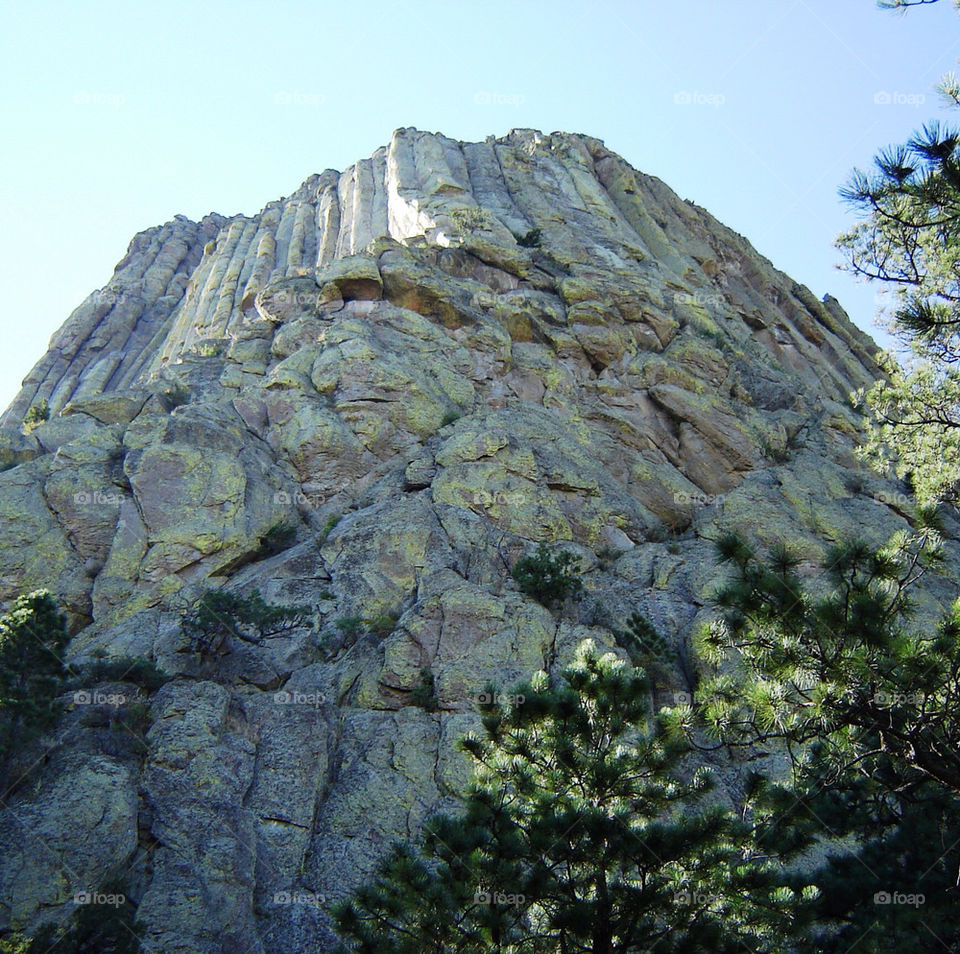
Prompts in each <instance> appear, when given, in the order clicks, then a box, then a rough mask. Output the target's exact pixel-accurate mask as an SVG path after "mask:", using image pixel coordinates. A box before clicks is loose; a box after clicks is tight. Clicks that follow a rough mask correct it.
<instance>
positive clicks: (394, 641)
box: [0, 129, 956, 954]
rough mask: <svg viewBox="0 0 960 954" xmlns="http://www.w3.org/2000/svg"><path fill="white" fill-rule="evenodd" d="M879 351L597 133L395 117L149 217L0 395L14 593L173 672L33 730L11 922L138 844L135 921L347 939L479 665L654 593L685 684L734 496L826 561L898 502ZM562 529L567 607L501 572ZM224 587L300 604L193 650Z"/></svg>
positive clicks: (890, 520)
mask: <svg viewBox="0 0 960 954" xmlns="http://www.w3.org/2000/svg"><path fill="white" fill-rule="evenodd" d="M535 230H539V244H537V241H536V235H537V232H536V231H535ZM873 353H874V346H873V345H872V343H871V342H870V341H869V340H868V339H866V338H865V336H863V335H862V334H861V333H860V332H858V331H857V330H856V329H855V328H853V326H852V325H851V324H850V322H849V320H848V319H847V318H846V315H845V314H844V313H843V311H842V309H841V308H840V306H839V305H838V304H837V303H836V302H835V301H834V300H832V299H827V300H826V301H824V302H823V303H820V302H818V301H817V300H816V299H815V298H814V297H813V296H812V295H811V294H810V293H809V291H808V290H806V289H804V288H802V287H800V286H797V285H796V284H795V283H794V282H793V281H792V280H791V279H789V278H788V277H787V276H785V275H783V274H782V273H780V272H778V271H776V269H774V268H773V267H772V266H771V265H770V263H769V262H767V261H766V260H765V259H763V258H762V257H761V256H760V255H758V254H757V253H756V252H755V251H754V250H753V249H752V248H751V247H750V246H749V245H748V243H747V242H746V241H745V240H744V239H743V238H742V237H740V236H738V235H736V234H735V233H733V232H731V231H730V230H729V229H727V228H725V227H724V226H722V225H721V224H720V223H718V222H716V221H715V220H714V219H713V218H712V217H711V216H709V215H708V214H707V213H706V212H705V211H704V210H702V209H699V208H698V207H696V206H694V205H692V204H690V203H688V202H683V201H681V200H680V199H679V198H678V197H677V196H676V195H674V194H673V193H672V192H670V190H669V189H667V187H666V186H665V185H664V184H663V183H661V182H659V181H658V180H656V179H653V178H651V177H649V176H645V175H643V174H642V173H639V172H637V171H636V170H634V169H632V168H630V166H629V165H628V164H627V163H626V162H624V161H623V160H622V159H620V158H619V157H618V156H615V155H613V154H612V153H610V152H609V150H607V149H606V148H605V147H604V145H603V144H602V143H601V142H600V141H599V140H596V139H592V138H589V137H586V136H576V135H568V134H565V133H554V134H552V135H549V136H544V135H543V134H541V133H538V132H536V131H534V130H514V131H512V132H511V133H510V134H509V135H508V136H506V137H503V138H502V139H498V140H494V139H492V138H491V139H489V140H487V141H486V142H483V143H458V142H455V141H453V140H450V139H448V138H446V137H444V136H440V135H435V134H429V133H423V132H420V131H418V130H413V129H401V130H398V131H397V132H396V133H395V134H394V136H393V138H392V140H391V142H390V144H389V146H387V147H385V148H383V149H381V150H378V151H377V152H376V153H375V154H374V155H373V156H372V157H371V158H370V159H367V160H363V161H361V162H358V163H357V164H355V165H354V166H352V167H350V168H349V169H347V170H345V171H344V172H343V173H339V172H335V171H333V170H328V171H326V172H324V173H323V174H321V175H317V176H311V177H310V178H309V179H307V180H306V182H304V184H303V185H302V186H301V187H300V188H299V189H297V190H296V191H295V192H293V193H292V194H291V195H290V196H289V197H287V198H285V199H282V200H279V201H277V202H274V203H271V204H269V205H268V206H267V207H266V208H265V209H263V210H262V212H260V213H259V214H258V215H255V216H250V217H246V216H235V217H233V218H231V219H224V218H221V217H217V216H210V217H208V218H207V219H205V220H204V221H203V222H201V223H199V224H198V223H192V222H188V221H187V220H185V219H177V220H175V221H174V222H171V223H169V224H168V225H166V226H163V227H162V228H160V229H155V230H151V231H149V232H146V233H143V234H142V235H140V236H137V238H135V239H134V242H133V243H132V244H131V247H130V251H129V253H128V255H127V257H126V258H125V259H124V261H123V262H121V264H120V265H119V266H118V268H117V272H116V274H115V276H114V279H112V281H111V283H110V285H108V287H107V289H105V290H104V291H103V292H101V293H97V294H96V295H94V296H91V298H90V299H88V301H87V302H85V303H84V304H83V305H81V306H80V308H78V309H77V311H76V312H75V313H74V314H73V315H72V316H71V318H70V319H69V320H68V322H67V323H66V325H65V326H64V328H63V329H62V330H61V331H60V332H58V334H57V335H55V336H54V339H53V341H52V343H51V348H50V351H49V352H48V354H47V355H46V356H45V357H44V358H43V359H42V360H41V361H40V362H39V363H38V365H37V366H36V368H35V369H34V371H32V372H31V374H30V375H29V376H28V378H27V381H26V382H25V385H24V389H23V391H22V392H21V394H20V395H19V396H18V397H17V399H16V401H15V402H14V404H13V405H12V406H11V408H10V409H9V410H8V411H7V413H6V414H5V415H4V418H3V425H4V426H3V430H2V431H0V470H2V472H0V603H6V602H8V601H10V600H11V599H12V598H13V597H14V596H15V595H17V594H18V593H20V592H22V591H23V590H24V589H28V588H35V587H38V586H48V587H49V588H50V589H51V590H53V591H54V593H55V594H56V596H57V598H58V600H59V601H60V603H61V604H62V605H63V606H64V608H65V609H66V610H67V611H68V613H69V617H70V620H71V625H72V628H73V630H74V631H75V635H74V636H73V639H72V642H71V644H70V647H69V655H70V658H71V659H72V660H73V661H74V662H76V663H77V664H81V663H84V662H87V661H89V660H90V659H92V658H94V655H95V654H97V655H99V654H106V655H107V656H109V657H113V658H117V657H121V656H127V655H134V656H145V657H147V658H149V659H151V660H153V661H155V662H156V664H157V665H158V666H159V667H160V668H161V669H162V670H163V671H164V672H165V673H166V674H167V675H168V676H169V677H170V681H169V682H168V683H167V684H166V685H165V686H164V687H163V688H162V689H160V690H159V691H157V692H155V693H154V694H153V696H152V698H151V699H150V715H151V724H152V727H151V728H150V729H149V731H148V732H147V734H146V743H145V751H143V752H140V754H139V755H138V756H137V757H130V756H129V753H128V754H124V753H120V754H119V755H118V754H117V753H115V752H111V751H109V746H106V747H105V745H104V744H103V736H104V729H103V726H102V725H99V724H94V722H91V721H90V720H87V721H85V720H84V719H83V718H80V717H78V716H77V715H76V713H74V712H71V713H70V715H69V717H68V719H67V721H66V722H65V726H66V728H67V729H68V730H69V733H70V734H69V746H68V745H67V743H66V742H64V743H63V744H62V745H60V747H59V748H57V747H56V746H57V740H58V739H59V736H52V737H51V739H48V740H45V741H44V743H43V744H47V743H49V744H51V745H54V748H55V752H54V754H53V755H52V756H51V757H50V759H49V761H48V762H47V763H46V764H44V763H43V762H42V760H40V761H37V765H36V767H35V769H33V770H32V771H33V775H32V776H31V777H30V780H29V782H28V784H27V785H25V786H23V788H22V789H21V790H20V791H19V792H18V794H17V796H16V800H15V801H14V802H12V803H11V804H10V806H8V808H7V810H5V811H0V928H3V927H6V926H7V925H13V926H17V927H26V928H33V927H35V926H36V925H37V924H38V923H39V922H40V921H41V920H43V919H45V918H47V917H55V918H60V919H63V918H65V917H66V916H68V914H69V910H70V907H69V904H68V902H69V899H70V896H71V892H72V891H74V890H80V889H82V888H84V887H91V886H94V885H93V884H92V882H93V881H95V880H97V879H98V878H99V877H100V876H101V875H102V874H104V873H105V872H106V871H107V870H108V869H109V868H110V867H111V866H114V867H119V868H121V869H122V870H125V871H127V872H128V873H129V875H130V884H131V887H130V891H131V897H132V898H133V900H134V901H135V902H136V903H137V904H138V906H139V915H138V916H139V917H140V919H141V920H142V921H144V922H145V923H146V925H147V936H146V940H145V950H146V951H147V952H148V954H161V952H163V954H176V952H183V954H187V952H190V954H221V952H223V951H226V950H229V951H231V952H233V951H239V952H251V954H267V952H272V951H280V950H284V951H286V950H290V951H300V950H328V949H332V941H331V934H330V930H329V918H328V914H327V911H328V909H329V905H330V903H331V902H332V901H335V900H337V899H339V898H341V897H343V896H344V895H345V894H346V893H347V892H348V891H349V890H350V889H351V888H352V887H354V886H356V885H357V884H359V883H360V881H361V880H362V879H363V877H364V876H365V875H366V874H367V873H369V872H370V871H371V870H372V868H373V867H374V865H375V864H376V861H377V859H378V858H379V857H380V856H381V855H382V853H383V852H384V851H385V850H386V849H387V848H388V847H389V845H390V844H391V843H392V841H393V840H394V839H396V838H398V837H409V836H410V835H411V834H412V833H414V832H415V831H416V829H417V827H418V826H419V825H420V824H421V823H422V821H423V819H424V818H425V817H426V816H427V815H428V814H429V813H430V812H431V811H433V810H435V809H436V808H437V807H439V806H447V807H450V806H452V805H454V804H455V798H456V793H457V792H458V791H460V790H462V788H463V786H464V784H465V783H466V780H467V765H466V763H465V761H464V759H463V757H462V756H461V755H460V754H459V753H458V752H457V751H456V749H455V742H456V740H457V738H459V737H460V736H462V735H463V733H464V732H465V731H467V729H469V728H475V727H476V725H477V717H476V714H475V706H474V703H475V700H476V697H477V694H478V693H479V692H481V691H482V690H483V688H484V686H485V684H486V683H487V682H488V681H493V682H494V683H496V684H499V685H501V686H503V687H505V688H507V687H509V686H511V685H512V684H514V683H515V682H516V681H518V680H519V679H521V678H522V677H525V676H527V675H529V674H530V672H531V671H532V670H535V669H538V668H547V669H551V670H555V669H556V668H557V667H558V666H560V665H562V664H563V663H564V662H565V660H567V659H568V658H569V657H570V655H571V654H572V653H573V651H574V649H575V647H576V645H577V643H578V642H579V641H580V640H582V639H583V638H585V637H586V636H591V637H593V638H594V639H596V640H598V642H600V643H601V644H603V645H609V646H615V639H614V635H613V629H614V628H616V627H618V626H621V625H622V621H623V620H624V619H625V618H626V617H627V616H628V615H629V613H630V612H632V611H634V610H639V611H640V612H643V613H645V614H646V615H647V616H649V618H650V619H651V620H652V621H653V622H654V624H655V625H656V626H658V628H659V629H660V630H661V632H663V634H664V635H665V636H666V637H667V639H668V641H669V643H670V645H671V646H673V647H674V649H675V650H676V662H675V665H674V666H673V669H672V672H671V674H670V679H671V680H672V681H673V682H674V683H675V687H676V688H677V689H678V690H681V691H687V690H689V689H690V687H691V679H692V676H693V672H692V669H691V667H692V666H693V665H694V663H693V662H691V661H690V658H689V652H688V640H689V637H690V633H691V631H692V627H693V626H694V625H695V624H696V623H697V622H698V621H701V620H702V619H703V618H704V617H705V615H706V614H707V613H708V609H707V607H706V604H707V593H708V592H709V590H710V588H711V587H712V585H713V584H714V583H715V582H716V580H715V577H716V569H715V566H714V564H713V561H712V557H711V544H710V539H711V538H712V537H714V536H715V533H716V531H717V529H718V528H731V529H733V528H736V529H740V530H744V531H747V532H749V533H752V534H753V535H754V536H756V537H757V538H758V539H759V540H761V541H762V542H772V541H773V540H774V539H777V538H780V539H784V538H785V539H788V540H790V541H791V542H792V543H793V544H794V545H796V546H798V547H801V548H802V549H803V550H804V552H805V553H808V554H809V555H810V557H811V559H812V558H813V557H814V556H815V555H816V553H817V552H818V549H820V548H822V546H823V541H824V540H825V539H835V538H836V536H838V535H839V534H841V533H844V532H847V531H849V530H857V531H858V532H859V533H861V534H865V535H867V536H868V537H871V538H873V539H877V540H880V539H883V538H885V537H886V536H887V535H889V533H891V532H892V531H893V530H895V529H897V528H902V527H904V526H906V516H905V515H908V514H909V508H908V505H907V504H906V503H905V502H904V499H903V498H902V496H900V491H901V488H899V487H896V486H893V485H890V484H887V483H884V482H883V481H881V480H880V479H879V478H877V477H874V476H871V475H867V474H864V473H861V472H855V471H856V468H857V464H856V462H855V458H854V456H853V450H854V447H855V445H856V440H857V435H858V426H859V425H858V421H857V418H856V416H855V414H854V412H853V411H852V409H851V408H850V406H849V403H848V402H847V400H846V396H847V394H848V393H849V392H851V391H853V390H854V389H856V388H858V387H861V386H863V385H864V384H866V383H868V382H869V381H870V380H871V378H872V376H873V375H874V374H875V373H876V371H877V369H876V366H875V364H874V362H873ZM42 398H47V399H48V401H49V404H50V407H51V411H52V415H51V419H50V420H49V421H47V422H46V423H44V424H42V425H41V426H39V427H38V428H37V429H36V430H35V431H34V432H33V433H32V434H30V435H24V434H22V433H20V430H19V427H20V423H21V421H22V418H23V415H24V413H25V412H26V410H27V408H29V407H30V406H31V404H33V403H36V402H37V401H39V400H40V399H42ZM61 412H62V413H61ZM851 488H853V489H851ZM278 524H285V525H287V526H288V527H289V531H290V532H289V534H288V535H287V536H284V534H283V533H279V534H277V535H275V536H274V537H271V529H273V530H274V531H276V529H277V525H278ZM955 536H956V534H954V533H951V537H950V540H949V546H950V547H951V548H953V550H954V551H955V550H956V541H955V539H954V538H955ZM277 539H279V540H280V541H281V542H279V543H277V542H276V540H277ZM539 542H545V543H547V544H548V545H550V546H552V547H556V548H560V547H563V548H566V549H569V550H571V551H572V552H573V553H574V554H575V555H576V557H577V559H578V561H579V565H580V567H581V570H582V573H583V579H584V583H585V587H586V594H585V596H584V598H583V599H582V600H581V601H580V602H579V603H578V604H576V605H568V606H566V607H565V608H563V610H562V612H561V611H555V612H550V611H548V610H547V609H545V608H544V607H542V606H540V605H539V604H537V603H536V602H534V601H533V600H531V599H530V598H528V597H525V596H523V595H522V594H521V593H519V592H518V590H517V587H516V584H515V583H514V581H513V579H512V576H511V570H512V568H513V566H514V565H515V564H516V561H517V560H518V559H519V558H520V557H521V556H523V555H525V554H528V553H530V552H532V550H533V549H534V547H535V546H536V544H537V543H539ZM278 551H279V552H278ZM219 586H225V587H227V588H229V589H230V590H232V591H234V592H237V593H250V592H252V591H253V590H254V589H258V590H260V592H261V593H262V594H263V596H264V598H265V599H267V600H268V601H269V602H271V603H274V604H285V605H290V604H297V605H303V606H306V607H307V611H306V612H307V619H306V621H305V622H303V623H302V624H301V625H298V626H296V627H293V628H291V629H290V630H289V631H285V632H279V633H271V634H268V635H266V636H265V637H264V638H263V639H259V640H258V639H255V638H254V639H252V640H251V639H243V638H240V637H239V636H237V637H236V638H234V637H232V636H231V637H229V638H227V639H226V640H225V642H224V645H223V646H222V647H221V648H220V650H219V651H218V652H217V653H216V654H214V655H213V656H212V657H211V658H206V659H202V660H198V659H197V658H196V654H195V653H194V652H193V651H191V647H190V645H189V640H188V638H187V636H186V634H185V633H184V630H183V627H182V616H183V613H184V612H185V610H187V609H188V608H189V607H190V606H192V605H195V602H196V600H197V599H198V597H199V596H200V594H201V592H202V591H203V589H204V588H206V587H219ZM944 596H945V593H944V592H943V591H942V590H941V589H938V585H937V584H936V582H935V581H933V580H932V579H931V580H930V583H929V589H928V591H927V597H926V599H928V600H936V599H942V598H943V597H944ZM424 669H429V670H431V672H432V674H433V679H434V686H435V693H436V699H435V702H436V708H435V711H433V707H431V711H427V710H425V709H424V708H420V707H418V706H416V705H414V702H415V700H416V696H415V694H414V691H415V690H417V689H418V688H421V689H422V683H421V680H422V678H423V670H424ZM101 721H102V720H101ZM57 731H58V732H60V731H61V729H58V730H57ZM60 741H62V740H60ZM38 744H40V743H38ZM38 751H39V750H38ZM734 783H735V779H734V780H732V781H731V784H734ZM63 805H67V806H68V808H69V812H62V811H60V810H59V809H60V808H61V807H62V806H63ZM23 824H26V825H27V828H28V829H29V830H30V831H31V832H36V833H40V834H42V836H43V839H44V841H45V843H46V844H47V845H48V846H49V849H50V850H46V851H33V850H32V848H31V843H30V842H29V841H25V835H24V829H23ZM74 858H81V859H83V862H82V864H78V863H76V862H75V861H74V860H72V859H74ZM294 899H296V900H294Z"/></svg>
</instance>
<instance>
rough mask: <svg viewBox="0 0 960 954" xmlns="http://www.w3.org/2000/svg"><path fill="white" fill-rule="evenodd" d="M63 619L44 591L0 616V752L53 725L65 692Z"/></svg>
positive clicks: (66, 635) (65, 636)
mask: <svg viewBox="0 0 960 954" xmlns="http://www.w3.org/2000/svg"><path fill="white" fill-rule="evenodd" d="M68 638H69V637H68V634H67V623H66V619H65V618H64V617H63V616H62V615H61V614H60V612H59V610H58V609H57V604H56V603H55V602H54V600H53V598H52V597H51V595H50V593H49V592H48V591H47V590H36V591H35V592H33V593H28V594H25V595H24V596H21V597H19V598H18V599H17V600H16V601H14V603H13V605H12V606H11V608H10V610H9V611H8V612H7V613H5V614H4V615H3V616H0V719H2V720H3V721H4V722H5V723H6V725H5V726H4V729H5V731H4V732H3V739H4V742H3V743H2V746H3V749H4V751H6V750H8V749H9V748H10V747H12V746H14V745H19V744H21V743H22V742H23V741H25V740H26V739H29V738H31V737H33V736H34V735H36V734H37V733H39V732H42V731H43V730H45V729H48V728H50V727H51V726H52V725H54V724H55V722H56V721H57V718H58V716H59V714H60V709H59V706H58V704H57V697H58V696H59V695H60V694H61V692H62V691H63V688H64V682H65V679H66V675H67V673H66V669H65V667H64V663H63V653H64V649H65V648H66V645H67V640H68Z"/></svg>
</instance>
